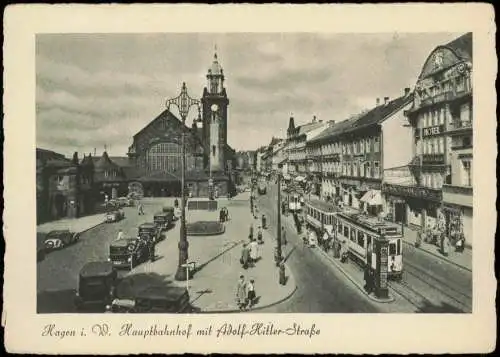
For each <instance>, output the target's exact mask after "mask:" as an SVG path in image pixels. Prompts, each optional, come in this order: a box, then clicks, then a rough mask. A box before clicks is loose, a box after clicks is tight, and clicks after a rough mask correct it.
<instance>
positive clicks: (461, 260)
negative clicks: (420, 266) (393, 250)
mask: <svg viewBox="0 0 500 357" xmlns="http://www.w3.org/2000/svg"><path fill="white" fill-rule="evenodd" d="M417 232H418V230H417V229H415V228H412V227H408V226H405V227H404V242H405V243H406V244H410V245H412V246H413V247H415V242H416V241H417ZM415 249H421V250H422V251H424V252H426V253H428V254H431V255H434V256H435V257H437V258H440V259H443V260H446V261H448V262H450V263H451V264H454V265H457V266H459V267H461V268H463V269H465V270H468V271H472V249H469V248H467V247H466V248H465V249H464V251H463V252H461V253H460V252H455V250H454V249H453V248H452V249H450V253H449V255H448V256H447V257H445V256H444V255H442V254H441V253H440V250H439V248H438V247H437V246H435V245H433V244H429V243H425V242H423V241H422V243H421V245H420V247H419V248H415Z"/></svg>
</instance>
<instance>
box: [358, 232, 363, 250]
mask: <svg viewBox="0 0 500 357" xmlns="http://www.w3.org/2000/svg"><path fill="white" fill-rule="evenodd" d="M358 245H359V246H360V247H364V246H365V234H364V233H363V232H358Z"/></svg>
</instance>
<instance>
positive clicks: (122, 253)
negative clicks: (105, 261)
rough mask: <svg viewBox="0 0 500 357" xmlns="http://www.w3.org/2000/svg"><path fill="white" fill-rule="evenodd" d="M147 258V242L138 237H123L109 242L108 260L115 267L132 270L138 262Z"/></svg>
mask: <svg viewBox="0 0 500 357" xmlns="http://www.w3.org/2000/svg"><path fill="white" fill-rule="evenodd" d="M148 259H149V249H148V245H147V242H146V241H145V240H144V239H140V238H123V239H117V240H115V241H113V242H111V245H110V246H109V261H110V262H111V263H112V264H113V266H114V267H115V268H129V269H130V270H132V269H133V268H134V267H135V266H137V265H138V264H141V263H143V262H145V261H147V260H148Z"/></svg>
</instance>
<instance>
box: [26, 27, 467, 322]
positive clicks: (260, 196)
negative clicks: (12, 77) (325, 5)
mask: <svg viewBox="0 0 500 357" xmlns="http://www.w3.org/2000/svg"><path fill="white" fill-rule="evenodd" d="M472 49H473V35H472V33H470V32H469V33H463V34H456V33H427V34H404V33H403V34H399V33H389V34H369V35H363V34H340V35H335V34H333V35H329V34H249V33H243V34H199V33H198V34H63V35H57V34H56V35H53V34H47V35H38V36H37V38H36V75H37V77H36V86H37V87H36V90H37V92H36V116H37V117H36V120H37V122H36V125H37V148H36V155H37V171H36V175H37V176H36V180H37V236H38V237H37V249H38V252H39V257H40V261H39V262H38V263H37V311H38V312H39V313H57V312H61V313H68V312H76V311H78V312H80V311H82V312H83V311H93V312H95V311H102V312H105V311H106V312H118V313H119V312H136V313H147V312H156V313H161V312H166V313H172V312H176V313H184V312H187V313H191V312H219V311H230V312H247V311H254V310H258V311H259V312H297V313H302V312H323V313H345V312H353V313H355V312H365V313H366V312H399V313H412V312H428V313H439V312H441V313H470V312H471V308H472V302H473V301H472V252H473V232H472V217H473V205H472V197H473V180H472V172H473V168H474V165H473V157H472V148H473V130H472V123H473V120H474V117H473V113H474V110H473V100H472V99H473V88H472V81H471V79H472V76H473V70H472V68H473V55H472V53H473V51H472ZM367 56H370V57H371V60H370V61H369V62H366V58H367ZM346 84H347V85H346Z"/></svg>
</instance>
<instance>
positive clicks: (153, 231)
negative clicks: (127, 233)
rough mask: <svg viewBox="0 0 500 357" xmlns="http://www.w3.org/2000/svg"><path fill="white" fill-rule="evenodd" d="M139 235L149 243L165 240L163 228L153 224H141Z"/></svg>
mask: <svg viewBox="0 0 500 357" xmlns="http://www.w3.org/2000/svg"><path fill="white" fill-rule="evenodd" d="M137 235H138V236H139V237H141V238H142V239H143V240H145V241H148V242H149V241H150V240H151V239H152V240H153V241H154V242H155V243H157V242H159V241H160V240H161V239H162V238H163V236H162V234H161V228H160V227H158V226H157V225H156V224H155V223H152V222H147V223H143V224H141V225H140V226H139V227H138V228H137Z"/></svg>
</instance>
